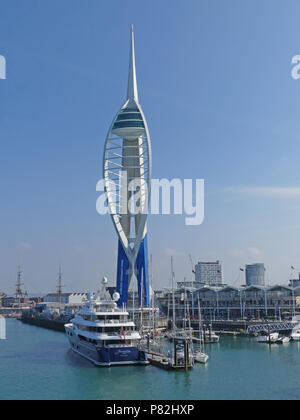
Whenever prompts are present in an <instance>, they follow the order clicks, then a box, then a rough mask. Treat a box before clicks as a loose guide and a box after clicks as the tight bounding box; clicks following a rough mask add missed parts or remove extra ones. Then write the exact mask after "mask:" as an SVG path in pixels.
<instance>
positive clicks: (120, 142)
mask: <svg viewBox="0 0 300 420" xmlns="http://www.w3.org/2000/svg"><path fill="white" fill-rule="evenodd" d="M151 172H152V156H151V141H150V135H149V130H148V126H147V122H146V119H145V116H144V113H143V111H142V108H141V105H140V104H139V98H138V89H137V79H136V67H135V48H134V34H133V28H132V29H131V51H130V62H129V77H128V91H127V99H126V102H125V104H124V105H123V106H122V107H121V109H120V110H119V112H118V113H117V115H116V116H115V118H114V120H113V122H112V124H111V126H110V129H109V132H108V135H107V138H106V142H105V149H104V159H103V178H104V186H105V192H106V197H107V202H108V208H109V211H110V215H111V218H112V221H113V224H114V226H115V229H116V232H117V234H118V237H119V246H118V265H117V292H118V293H119V294H120V300H119V301H118V305H119V306H122V305H123V304H125V305H126V304H127V301H128V289H129V286H130V282H131V281H132V280H133V278H134V277H135V278H136V279H137V283H138V293H139V303H140V305H141V304H142V303H143V306H149V303H150V296H149V274H148V244H147V215H148V208H149V200H150V192H151V191H150V188H151Z"/></svg>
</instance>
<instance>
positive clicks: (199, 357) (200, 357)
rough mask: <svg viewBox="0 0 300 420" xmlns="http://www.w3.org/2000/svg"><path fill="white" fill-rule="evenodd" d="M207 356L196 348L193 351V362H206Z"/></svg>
mask: <svg viewBox="0 0 300 420" xmlns="http://www.w3.org/2000/svg"><path fill="white" fill-rule="evenodd" d="M208 359H209V356H208V355H207V354H205V353H203V352H202V351H200V350H198V351H195V352H194V360H195V362H198V363H202V364H204V365H205V364H206V363H207V362H208Z"/></svg>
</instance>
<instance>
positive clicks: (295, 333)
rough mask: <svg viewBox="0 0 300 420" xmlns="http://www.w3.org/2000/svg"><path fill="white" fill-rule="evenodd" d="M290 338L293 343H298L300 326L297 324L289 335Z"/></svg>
mask: <svg viewBox="0 0 300 420" xmlns="http://www.w3.org/2000/svg"><path fill="white" fill-rule="evenodd" d="M291 338H292V340H294V341H300V324H297V325H296V326H295V327H294V328H293V330H292V334H291Z"/></svg>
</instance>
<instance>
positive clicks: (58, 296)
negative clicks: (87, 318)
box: [43, 293, 87, 305]
mask: <svg viewBox="0 0 300 420" xmlns="http://www.w3.org/2000/svg"><path fill="white" fill-rule="evenodd" d="M86 296H87V295H86V293H49V294H48V295H46V296H45V297H44V298H43V301H44V302H45V303H61V304H63V305H68V304H70V305H80V304H83V303H84V302H85V300H86Z"/></svg>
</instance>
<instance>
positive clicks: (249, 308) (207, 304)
mask: <svg viewBox="0 0 300 420" xmlns="http://www.w3.org/2000/svg"><path fill="white" fill-rule="evenodd" d="M172 293H173V292H172V290H170V289H169V290H168V289H166V290H165V291H164V294H162V293H160V294H159V295H157V299H158V301H159V302H160V307H161V308H162V310H163V312H164V313H165V314H168V313H169V315H170V317H172V316H173V303H172V301H173V299H172V298H173V296H172ZM198 298H199V302H200V307H201V314H202V317H203V318H204V319H210V320H215V319H225V320H227V319H230V320H231V319H262V318H264V319H265V318H273V319H283V318H290V317H292V316H294V315H295V314H296V313H297V311H298V312H300V286H298V287H295V288H293V287H290V286H287V285H275V286H269V287H267V286H256V285H251V286H246V287H233V286H221V287H216V286H207V285H204V286H202V287H201V288H193V287H184V288H179V289H176V290H175V292H174V300H175V311H176V318H177V319H182V318H183V316H184V313H185V311H186V310H187V308H188V311H189V313H190V315H191V316H192V317H197V316H198V309H197V308H198Z"/></svg>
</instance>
